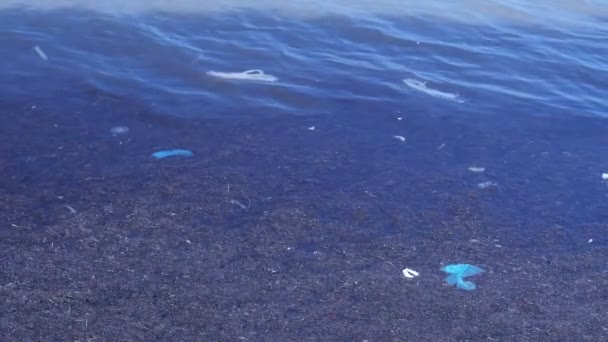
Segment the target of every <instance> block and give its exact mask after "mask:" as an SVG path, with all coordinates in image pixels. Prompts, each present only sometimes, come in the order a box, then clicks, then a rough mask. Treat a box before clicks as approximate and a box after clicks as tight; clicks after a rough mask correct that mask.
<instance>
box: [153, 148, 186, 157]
mask: <svg viewBox="0 0 608 342" xmlns="http://www.w3.org/2000/svg"><path fill="white" fill-rule="evenodd" d="M193 155H194V154H193V153H192V151H189V150H166V151H158V152H154V153H152V157H154V158H158V159H161V158H166V157H173V156H181V157H192V156H193Z"/></svg>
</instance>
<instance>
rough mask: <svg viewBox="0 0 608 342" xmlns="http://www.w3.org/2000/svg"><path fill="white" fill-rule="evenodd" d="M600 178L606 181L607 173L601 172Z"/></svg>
mask: <svg viewBox="0 0 608 342" xmlns="http://www.w3.org/2000/svg"><path fill="white" fill-rule="evenodd" d="M602 180H605V181H608V173H602Z"/></svg>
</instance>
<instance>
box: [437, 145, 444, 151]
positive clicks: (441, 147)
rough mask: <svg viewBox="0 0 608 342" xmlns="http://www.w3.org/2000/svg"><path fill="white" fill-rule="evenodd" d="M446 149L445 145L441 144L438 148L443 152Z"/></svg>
mask: <svg viewBox="0 0 608 342" xmlns="http://www.w3.org/2000/svg"><path fill="white" fill-rule="evenodd" d="M444 147H445V144H441V145H439V147H437V149H438V150H443V148H444Z"/></svg>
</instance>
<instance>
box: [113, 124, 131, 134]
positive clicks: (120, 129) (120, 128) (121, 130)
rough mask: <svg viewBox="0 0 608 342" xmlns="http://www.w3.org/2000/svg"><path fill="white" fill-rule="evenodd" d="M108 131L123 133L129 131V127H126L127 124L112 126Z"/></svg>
mask: <svg viewBox="0 0 608 342" xmlns="http://www.w3.org/2000/svg"><path fill="white" fill-rule="evenodd" d="M110 132H112V134H115V135H118V134H125V133H128V132H129V127H127V126H116V127H112V129H110Z"/></svg>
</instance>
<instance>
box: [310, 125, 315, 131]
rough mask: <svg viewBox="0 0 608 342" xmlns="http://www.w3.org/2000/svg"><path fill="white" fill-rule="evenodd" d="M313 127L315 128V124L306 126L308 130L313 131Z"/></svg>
mask: <svg viewBox="0 0 608 342" xmlns="http://www.w3.org/2000/svg"><path fill="white" fill-rule="evenodd" d="M315 129H316V128H315V126H310V127H308V130H309V131H314V130H315Z"/></svg>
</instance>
